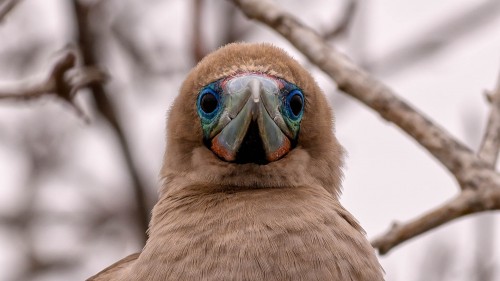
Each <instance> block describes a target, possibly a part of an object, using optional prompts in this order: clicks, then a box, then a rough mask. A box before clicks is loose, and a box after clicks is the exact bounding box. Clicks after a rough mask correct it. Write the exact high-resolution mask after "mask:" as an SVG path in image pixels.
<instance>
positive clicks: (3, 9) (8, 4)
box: [0, 0, 21, 23]
mask: <svg viewBox="0 0 500 281" xmlns="http://www.w3.org/2000/svg"><path fill="white" fill-rule="evenodd" d="M19 3H21V0H7V1H5V2H4V3H3V5H1V6H0V23H1V22H2V21H3V20H4V19H5V17H6V16H7V14H9V13H10V12H11V11H12V10H13V9H14V7H16V5H17V4H19Z"/></svg>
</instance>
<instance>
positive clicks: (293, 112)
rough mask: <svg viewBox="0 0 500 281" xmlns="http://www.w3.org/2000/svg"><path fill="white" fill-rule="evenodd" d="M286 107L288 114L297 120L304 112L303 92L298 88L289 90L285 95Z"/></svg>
mask: <svg viewBox="0 0 500 281" xmlns="http://www.w3.org/2000/svg"><path fill="white" fill-rule="evenodd" d="M286 109H287V113H288V116H289V117H290V118H292V119H293V120H298V119H299V118H301V117H302V113H303V112H304V94H302V91H300V90H299V89H295V90H292V91H290V93H288V95H287V96H286Z"/></svg>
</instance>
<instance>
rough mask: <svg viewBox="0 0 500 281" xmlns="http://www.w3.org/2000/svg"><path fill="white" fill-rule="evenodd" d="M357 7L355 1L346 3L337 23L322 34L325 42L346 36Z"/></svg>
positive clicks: (351, 0)
mask: <svg viewBox="0 0 500 281" xmlns="http://www.w3.org/2000/svg"><path fill="white" fill-rule="evenodd" d="M357 6H358V1H357V0H348V3H347V5H346V7H345V9H344V11H343V13H342V17H341V18H340V20H339V22H338V23H337V24H336V25H335V26H334V28H333V29H332V30H329V31H327V32H324V35H323V37H324V38H325V39H326V40H333V39H336V38H338V37H339V36H340V35H343V34H346V33H347V30H348V29H349V26H351V23H352V21H353V19H354V15H355V14H356V8H357Z"/></svg>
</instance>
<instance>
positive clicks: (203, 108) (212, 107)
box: [197, 87, 221, 119]
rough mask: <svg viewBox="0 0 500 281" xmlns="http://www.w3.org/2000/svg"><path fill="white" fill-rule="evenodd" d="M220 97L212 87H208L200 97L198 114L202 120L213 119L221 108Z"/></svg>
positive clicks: (202, 91)
mask: <svg viewBox="0 0 500 281" xmlns="http://www.w3.org/2000/svg"><path fill="white" fill-rule="evenodd" d="M220 104H221V101H220V95H219V94H218V93H217V91H215V90H214V89H212V88H211V87H206V88H204V89H202V90H201V91H200V94H199V95H198V101H197V107H198V114H199V115H200V116H201V117H202V118H206V119H212V118H213V117H215V116H216V115H217V112H219V109H220V107H221V105H220Z"/></svg>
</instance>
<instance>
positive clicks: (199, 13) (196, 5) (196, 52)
mask: <svg viewBox="0 0 500 281" xmlns="http://www.w3.org/2000/svg"><path fill="white" fill-rule="evenodd" d="M202 25H203V0H194V1H193V34H192V36H193V39H192V43H191V46H192V48H193V49H192V52H193V60H194V62H195V63H198V62H199V61H200V60H201V59H202V58H203V57H204V56H205V46H204V44H203V32H202Z"/></svg>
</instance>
